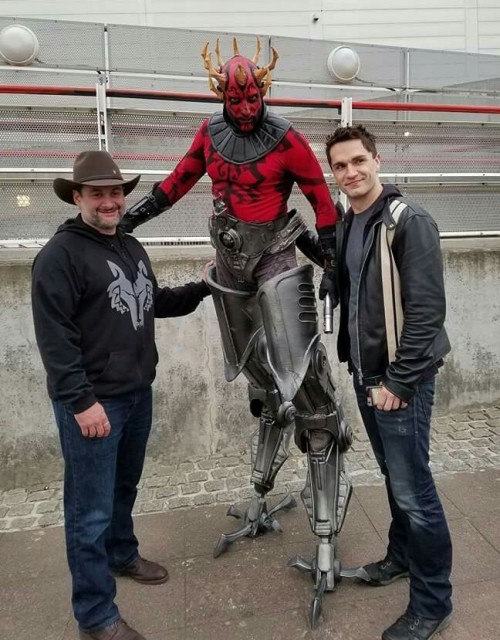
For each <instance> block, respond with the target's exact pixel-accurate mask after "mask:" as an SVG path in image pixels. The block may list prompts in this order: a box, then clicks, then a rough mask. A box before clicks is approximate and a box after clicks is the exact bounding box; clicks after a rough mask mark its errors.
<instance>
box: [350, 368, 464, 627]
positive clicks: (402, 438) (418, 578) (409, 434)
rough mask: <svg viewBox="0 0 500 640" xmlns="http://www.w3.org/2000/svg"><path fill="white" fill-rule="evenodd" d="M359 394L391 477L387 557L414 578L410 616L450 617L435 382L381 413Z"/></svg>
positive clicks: (361, 390)
mask: <svg viewBox="0 0 500 640" xmlns="http://www.w3.org/2000/svg"><path fill="white" fill-rule="evenodd" d="M367 384H368V385H370V384H373V382H371V381H367V380H365V381H364V385H359V384H357V382H356V380H355V381H354V390H355V391H356V397H357V401H358V406H359V410H360V412H361V417H362V418H363V422H364V424H365V428H366V431H367V433H368V437H369V438H370V442H371V445H372V448H373V451H374V453H375V457H376V459H377V462H378V464H379V466H380V470H381V471H382V474H383V475H384V477H385V484H386V488H387V495H388V498H389V506H390V510H391V515H392V522H391V526H390V529H389V545H388V547H387V557H388V558H390V559H391V560H392V561H393V562H394V563H395V564H397V565H399V566H401V567H402V568H404V569H406V568H408V570H409V573H410V604H409V607H408V612H409V613H411V614H413V615H415V616H420V617H422V618H433V619H438V618H442V617H444V616H446V615H448V614H449V613H450V612H451V610H452V605H451V583H450V573H451V562H452V550H451V539H450V533H449V530H448V525H447V523H446V518H445V515H444V511H443V507H442V505H441V501H440V499H439V496H438V494H437V490H436V486H435V484H434V480H433V477H432V472H431V470H430V468H429V431H430V422H431V412H432V405H433V404H434V387H435V377H433V378H431V379H429V380H426V381H424V382H422V383H421V384H420V385H419V387H418V389H417V392H416V394H415V395H414V397H413V398H412V399H411V400H410V402H409V404H408V407H406V408H405V409H399V410H397V411H380V410H379V409H377V408H373V407H369V406H368V405H367V403H366V388H365V385H367Z"/></svg>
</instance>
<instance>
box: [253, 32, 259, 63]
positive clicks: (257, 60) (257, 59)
mask: <svg viewBox="0 0 500 640" xmlns="http://www.w3.org/2000/svg"><path fill="white" fill-rule="evenodd" d="M259 56H260V38H259V36H257V45H256V47H255V55H254V57H253V58H252V62H253V63H254V64H257V63H258V62H259Z"/></svg>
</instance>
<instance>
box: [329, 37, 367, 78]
mask: <svg viewBox="0 0 500 640" xmlns="http://www.w3.org/2000/svg"><path fill="white" fill-rule="evenodd" d="M326 64H327V67H328V71H329V72H330V75H331V76H333V78H335V80H337V81H338V82H350V81H351V80H354V78H355V77H356V76H357V75H358V73H359V70H360V68H361V61H360V59H359V56H358V54H357V53H356V51H354V49H351V48H350V47H344V46H341V47H336V48H335V49H333V51H331V52H330V55H329V56H328V60H327V63H326Z"/></svg>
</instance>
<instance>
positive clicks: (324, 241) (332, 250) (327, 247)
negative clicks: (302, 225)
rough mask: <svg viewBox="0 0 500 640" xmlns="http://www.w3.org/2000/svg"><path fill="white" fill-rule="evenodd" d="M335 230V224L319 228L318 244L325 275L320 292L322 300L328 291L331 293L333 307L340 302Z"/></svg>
mask: <svg viewBox="0 0 500 640" xmlns="http://www.w3.org/2000/svg"><path fill="white" fill-rule="evenodd" d="M335 231H336V230H335V226H331V227H322V228H320V229H318V245H319V251H320V255H321V259H322V261H323V266H324V271H323V277H322V278H321V283H320V285H319V292H318V294H319V299H320V300H324V299H325V298H326V294H327V293H328V294H330V298H331V300H332V306H333V308H335V307H336V306H337V305H338V303H339V293H338V283H337V245H336V233H335Z"/></svg>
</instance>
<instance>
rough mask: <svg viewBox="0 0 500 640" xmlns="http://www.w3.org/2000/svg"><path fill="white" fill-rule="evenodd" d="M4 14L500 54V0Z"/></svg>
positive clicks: (16, 5)
mask: <svg viewBox="0 0 500 640" xmlns="http://www.w3.org/2000/svg"><path fill="white" fill-rule="evenodd" d="M0 15H3V16H17V17H19V18H22V17H23V16H25V17H31V18H54V19H60V20H83V21H86V22H106V23H110V24H132V25H144V26H157V27H176V28H180V29H207V30H211V31H213V30H217V31H218V30H220V31H226V32H236V33H237V32H247V33H264V34H273V35H284V36H292V37H300V38H319V39H327V40H340V41H351V42H366V43H373V44H385V45H393V46H399V47H421V48H432V49H445V50H459V51H469V52H480V53H494V54H500V0H248V1H247V2H242V1H241V0H85V1H82V0H0Z"/></svg>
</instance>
